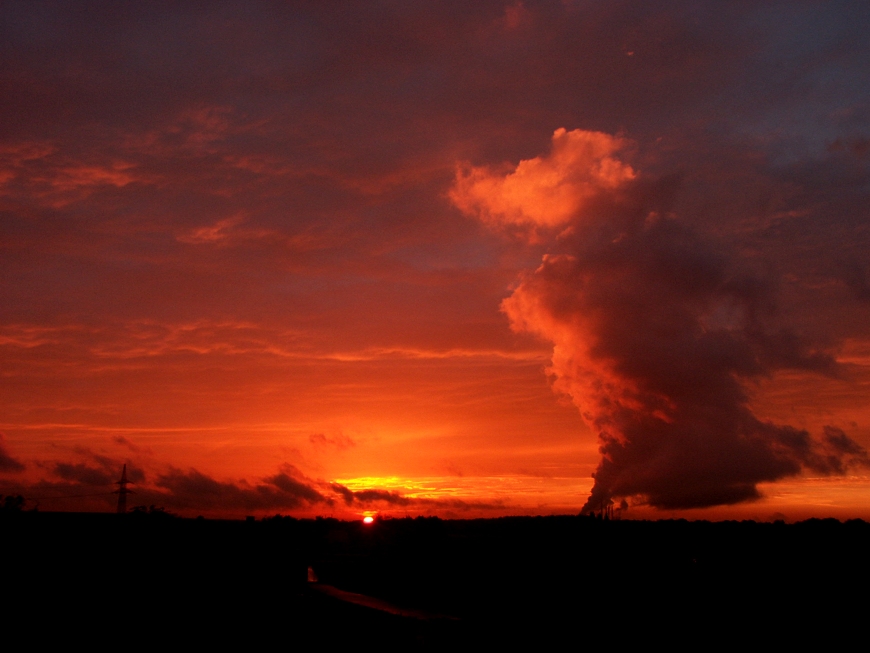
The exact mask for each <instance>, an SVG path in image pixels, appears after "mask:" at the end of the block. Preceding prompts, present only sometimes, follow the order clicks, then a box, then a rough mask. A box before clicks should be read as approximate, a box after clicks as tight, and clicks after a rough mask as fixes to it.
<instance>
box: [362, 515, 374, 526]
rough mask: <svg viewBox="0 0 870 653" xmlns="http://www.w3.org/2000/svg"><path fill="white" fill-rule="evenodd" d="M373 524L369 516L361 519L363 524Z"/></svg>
mask: <svg viewBox="0 0 870 653" xmlns="http://www.w3.org/2000/svg"><path fill="white" fill-rule="evenodd" d="M374 523H375V518H374V517H371V516H369V515H366V516H365V517H363V524H374Z"/></svg>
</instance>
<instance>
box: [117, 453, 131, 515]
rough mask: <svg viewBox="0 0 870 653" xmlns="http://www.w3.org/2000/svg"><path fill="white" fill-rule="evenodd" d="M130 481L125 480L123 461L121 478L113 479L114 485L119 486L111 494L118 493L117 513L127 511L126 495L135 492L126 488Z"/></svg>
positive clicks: (125, 473) (125, 465)
mask: <svg viewBox="0 0 870 653" xmlns="http://www.w3.org/2000/svg"><path fill="white" fill-rule="evenodd" d="M129 482H130V481H128V480H127V464H126V463H124V469H123V470H122V471H121V480H120V481H115V485H118V486H120V487H119V488H118V489H117V490H115V491H114V492H112V494H117V495H118V514H119V515H123V514H124V513H125V512H127V495H128V494H135V492H133V490H130V489H128V488H127V484H128V483H129Z"/></svg>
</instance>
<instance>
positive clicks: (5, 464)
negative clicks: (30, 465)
mask: <svg viewBox="0 0 870 653" xmlns="http://www.w3.org/2000/svg"><path fill="white" fill-rule="evenodd" d="M4 440H5V437H4V436H3V434H2V433H0V473H7V474H8V473H15V472H23V471H24V469H25V467H24V463H22V462H20V461H18V460H16V459H15V458H13V457H12V455H11V454H10V453H9V450H8V449H7V448H6V443H5V442H4Z"/></svg>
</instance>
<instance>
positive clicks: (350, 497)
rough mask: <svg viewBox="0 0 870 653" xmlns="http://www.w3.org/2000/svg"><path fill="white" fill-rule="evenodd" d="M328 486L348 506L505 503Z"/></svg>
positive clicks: (493, 506) (488, 506) (487, 506)
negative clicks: (412, 495) (433, 497)
mask: <svg viewBox="0 0 870 653" xmlns="http://www.w3.org/2000/svg"><path fill="white" fill-rule="evenodd" d="M330 488H331V489H332V491H333V492H335V493H336V494H338V495H339V496H340V497H341V498H342V500H343V501H344V503H345V504H347V505H348V506H351V505H354V504H359V505H360V506H373V507H384V506H392V507H401V508H411V509H414V508H416V509H420V510H426V509H437V510H458V511H460V512H461V511H468V510H483V511H488V510H503V509H505V505H504V504H503V503H501V502H491V503H487V502H479V501H471V502H469V501H463V500H461V499H428V498H417V497H406V496H403V495H402V494H400V493H398V492H391V491H389V490H378V489H366V490H355V491H354V490H351V489H350V488H348V487H345V486H344V485H341V484H340V483H331V484H330Z"/></svg>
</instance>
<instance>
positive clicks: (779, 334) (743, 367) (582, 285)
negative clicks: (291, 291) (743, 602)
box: [451, 129, 868, 511]
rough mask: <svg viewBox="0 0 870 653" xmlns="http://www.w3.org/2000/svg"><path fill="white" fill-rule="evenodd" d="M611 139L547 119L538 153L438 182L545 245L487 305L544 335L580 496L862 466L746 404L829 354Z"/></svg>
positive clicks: (670, 495)
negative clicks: (587, 482) (586, 432)
mask: <svg viewBox="0 0 870 653" xmlns="http://www.w3.org/2000/svg"><path fill="white" fill-rule="evenodd" d="M625 145H626V143H625V142H624V141H623V140H621V139H618V138H615V137H612V136H609V135H607V134H602V133H598V132H584V131H579V130H578V131H573V132H566V131H565V130H564V129H560V130H558V131H556V132H555V134H554V136H553V150H552V153H551V154H550V155H549V156H547V157H538V158H535V159H531V160H529V161H523V162H521V163H520V164H519V166H517V167H516V168H515V169H512V170H510V171H507V173H505V171H494V170H491V169H488V168H474V167H466V168H464V169H462V170H460V172H459V173H458V174H457V179H456V183H455V185H454V188H453V190H452V194H451V196H452V198H453V201H454V202H455V204H456V205H457V206H458V207H459V208H461V209H462V210H463V211H465V212H467V213H470V214H473V215H476V216H477V217H479V218H480V219H482V220H484V221H485V222H487V223H488V224H492V225H499V224H501V225H509V226H510V227H511V228H512V229H515V228H516V227H517V225H520V226H523V227H525V228H526V229H527V230H528V233H529V234H533V236H534V237H533V239H532V240H535V241H537V242H541V240H542V239H544V241H545V242H548V243H549V249H550V253H548V254H546V255H545V256H544V257H543V261H542V263H541V265H540V267H538V269H537V270H535V271H534V272H531V273H529V274H527V275H526V276H524V277H523V278H522V279H521V281H520V283H519V285H518V286H517V288H516V289H515V290H514V292H513V294H512V295H511V296H510V297H509V298H507V299H506V300H505V301H504V303H503V306H502V308H503V310H504V311H505V312H506V314H507V315H508V316H509V318H510V321H511V325H512V327H513V328H514V329H516V330H518V331H526V332H531V333H535V334H538V335H540V336H542V337H543V338H545V339H547V340H548V341H550V342H552V343H553V345H554V347H553V359H552V367H551V372H552V374H553V375H554V377H555V385H556V387H557V389H558V390H560V391H563V392H565V393H567V394H569V395H570V396H571V397H572V399H573V401H574V403H575V404H576V405H577V407H578V408H579V409H580V412H581V414H582V416H583V419H584V420H585V421H586V422H587V423H588V424H589V426H590V427H591V428H592V429H593V431H594V432H595V433H596V434H597V435H598V438H599V442H600V451H601V454H602V458H601V461H600V463H599V465H598V469H597V471H596V472H595V474H594V478H595V483H594V486H593V489H592V494H591V496H590V498H589V500H588V501H587V503H586V506H585V508H584V510H586V511H590V510H596V509H598V508H601V507H604V506H606V505H608V504H609V503H610V502H611V501H612V500H613V499H614V498H617V499H618V498H627V499H631V500H632V501H634V502H643V503H647V504H649V505H652V506H655V507H658V508H692V507H704V506H713V505H719V504H731V503H737V502H740V501H746V500H751V499H754V498H757V497H759V496H760V495H759V490H758V484H759V483H761V482H765V481H775V480H777V479H781V478H784V477H787V476H793V475H797V474H800V473H801V472H802V470H809V471H812V472H815V473H819V474H839V473H843V471H844V470H845V469H846V467H847V466H848V465H850V464H853V463H859V464H866V463H867V460H868V459H867V454H866V451H865V450H864V449H862V448H861V447H860V446H859V445H857V444H856V443H855V442H854V441H853V440H851V439H850V438H849V437H848V436H847V435H846V434H845V433H843V432H842V431H841V430H839V429H836V428H833V427H827V428H826V429H825V430H824V432H823V433H822V434H819V436H818V437H813V436H811V435H810V434H809V433H808V432H807V431H804V430H799V429H796V428H793V427H791V426H787V425H777V424H773V423H770V422H767V421H763V420H760V419H758V418H757V417H756V415H755V414H754V413H753V411H752V408H751V405H750V397H749V394H748V391H747V389H748V387H749V384H750V383H751V382H752V381H753V380H755V379H759V378H761V377H764V376H768V375H771V374H773V373H774V372H776V371H777V370H782V369H802V370H812V371H817V372H819V373H827V374H832V373H836V363H835V361H834V359H833V358H832V357H831V356H830V355H829V354H827V353H825V352H824V351H822V350H815V349H813V348H812V347H811V346H810V344H809V343H806V342H803V341H802V340H801V339H800V338H799V337H798V336H797V335H795V334H794V333H792V332H790V331H788V330H783V329H781V328H775V327H772V326H770V325H771V324H772V320H771V317H772V316H773V315H774V313H773V306H774V301H773V300H774V289H773V288H771V287H770V286H769V284H766V283H765V282H764V281H763V280H762V279H761V278H759V277H758V276H757V275H752V274H750V273H748V272H746V271H741V262H740V259H739V257H738V256H736V255H734V254H732V253H729V252H728V251H727V249H726V248H725V247H724V246H719V245H717V244H716V243H715V242H713V241H710V240H707V239H705V238H703V237H702V236H701V235H699V234H698V233H696V232H695V231H693V230H692V229H691V228H690V227H689V226H687V225H686V224H685V223H684V222H682V221H681V220H680V219H679V218H678V217H677V216H674V215H673V214H671V213H670V210H669V209H670V205H671V200H672V197H673V195H674V192H675V185H676V184H675V183H674V182H673V180H649V179H645V178H643V176H642V175H639V174H637V173H636V172H635V171H634V170H633V169H632V168H631V167H629V166H628V165H626V164H625V163H623V162H621V160H620V158H619V152H620V150H621V149H623V148H624V147H625ZM547 239H549V240H547Z"/></svg>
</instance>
